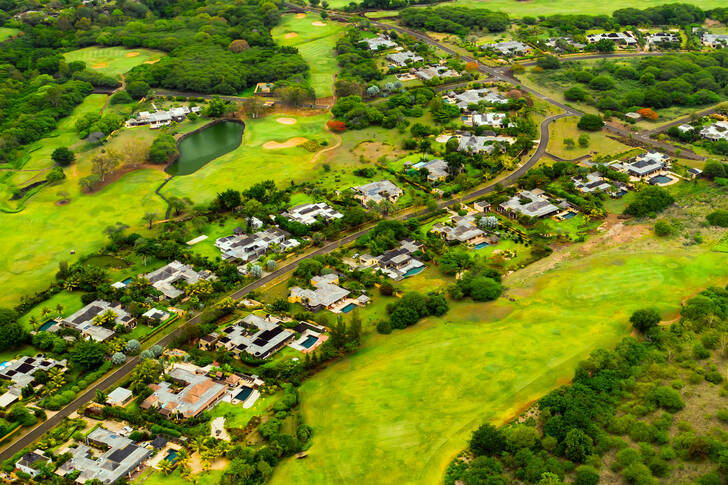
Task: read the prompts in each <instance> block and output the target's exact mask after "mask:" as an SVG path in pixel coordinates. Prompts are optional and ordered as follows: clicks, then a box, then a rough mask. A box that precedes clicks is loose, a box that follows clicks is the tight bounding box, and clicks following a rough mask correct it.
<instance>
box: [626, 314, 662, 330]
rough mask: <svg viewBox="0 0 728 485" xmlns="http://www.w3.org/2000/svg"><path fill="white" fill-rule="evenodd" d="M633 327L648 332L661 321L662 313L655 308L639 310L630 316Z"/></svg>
mask: <svg viewBox="0 0 728 485" xmlns="http://www.w3.org/2000/svg"><path fill="white" fill-rule="evenodd" d="M629 321H630V323H632V327H633V328H634V329H635V330H637V331H638V332H642V333H647V332H648V331H649V330H650V329H652V328H654V327H656V326H657V324H658V323H660V314H659V313H657V310H655V309H654V308H644V309H642V310H637V311H636V312H634V313H633V314H632V316H631V317H629Z"/></svg>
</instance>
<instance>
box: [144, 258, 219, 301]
mask: <svg viewBox="0 0 728 485" xmlns="http://www.w3.org/2000/svg"><path fill="white" fill-rule="evenodd" d="M144 277H145V278H146V279H148V280H149V282H150V283H151V284H152V286H153V287H154V288H156V289H157V290H159V291H161V292H162V294H163V295H164V296H166V297H167V298H170V299H171V298H177V297H178V296H181V295H183V294H184V291H182V290H180V289H179V288H177V287H175V286H174V284H175V283H177V282H179V281H184V282H186V283H187V284H188V285H192V284H194V283H197V282H198V281H200V280H201V279H208V280H211V281H214V280H216V279H217V276H215V274H213V273H209V272H202V271H201V272H197V271H195V270H194V269H192V267H191V266H189V265H186V264H182V263H180V262H179V261H172V262H171V263H169V264H167V265H165V266H162V267H161V268H159V269H156V270H154V271H152V272H151V273H147V274H146V275H144Z"/></svg>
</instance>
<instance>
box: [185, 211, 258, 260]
mask: <svg viewBox="0 0 728 485" xmlns="http://www.w3.org/2000/svg"><path fill="white" fill-rule="evenodd" d="M238 226H243V227H244V226H245V221H243V220H239V219H233V218H228V219H224V220H223V223H222V225H220V224H218V223H215V224H209V225H208V226H207V227H205V228H204V229H203V230H202V231H201V232H200V233H199V234H197V233H195V237H197V236H201V235H203V234H205V235H207V239H205V240H204V241H201V242H198V243H197V244H195V245H194V246H191V247H192V251H194V252H195V253H197V254H200V255H201V256H207V257H208V258H211V259H215V258H217V257H219V256H220V250H219V249H218V248H216V247H215V240H216V239H218V238H221V237H223V236H230V235H231V234H232V233H233V229H235V228H236V227H238ZM190 239H194V238H190Z"/></svg>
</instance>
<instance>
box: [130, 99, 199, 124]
mask: <svg viewBox="0 0 728 485" xmlns="http://www.w3.org/2000/svg"><path fill="white" fill-rule="evenodd" d="M152 106H153V107H154V111H153V112H151V113H150V112H149V111H140V112H139V113H137V114H136V116H134V117H132V118H130V119H129V120H128V121H127V122H126V125H127V126H128V127H132V126H144V125H149V128H151V129H156V128H161V127H162V126H166V125H170V124H172V122H173V121H174V122H177V123H179V122H182V121H184V120H185V119H186V118H187V115H188V114H190V113H199V112H200V107H199V106H193V107H192V108H189V107H187V106H181V107H179V108H170V109H169V110H167V111H164V110H159V109H157V107H156V106H154V105H153V104H152Z"/></svg>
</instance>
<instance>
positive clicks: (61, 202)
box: [56, 199, 71, 207]
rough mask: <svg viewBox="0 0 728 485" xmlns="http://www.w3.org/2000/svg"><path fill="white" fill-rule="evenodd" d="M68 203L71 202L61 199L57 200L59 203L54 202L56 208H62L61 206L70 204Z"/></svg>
mask: <svg viewBox="0 0 728 485" xmlns="http://www.w3.org/2000/svg"><path fill="white" fill-rule="evenodd" d="M70 203H71V200H70V199H61V200H59V201H56V205H57V206H58V207H62V206H64V205H68V204H70Z"/></svg>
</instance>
